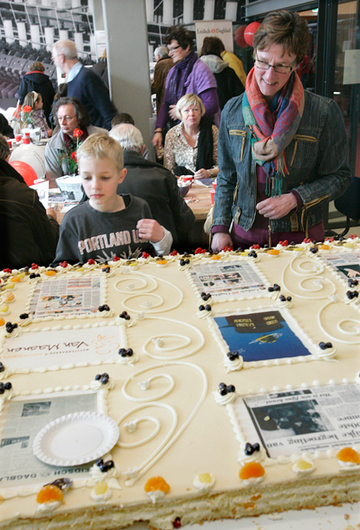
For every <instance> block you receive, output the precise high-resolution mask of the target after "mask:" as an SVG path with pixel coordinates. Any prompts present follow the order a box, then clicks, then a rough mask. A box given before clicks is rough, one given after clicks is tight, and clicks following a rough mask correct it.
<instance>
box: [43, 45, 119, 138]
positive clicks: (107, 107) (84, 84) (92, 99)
mask: <svg viewBox="0 0 360 530" xmlns="http://www.w3.org/2000/svg"><path fill="white" fill-rule="evenodd" d="M51 59H52V61H53V63H54V65H55V66H56V68H58V69H59V70H60V72H61V73H62V74H65V75H66V82H67V96H68V97H74V98H77V99H78V100H79V101H81V103H82V104H83V105H84V107H85V108H86V110H87V111H88V113H89V115H90V118H91V123H92V124H93V125H94V126H95V127H103V128H104V129H107V130H110V129H111V120H112V118H113V117H114V116H115V114H116V113H117V110H116V107H115V106H114V105H113V104H112V102H111V101H110V98H109V92H108V90H107V88H106V86H105V85H104V83H103V82H102V81H101V79H100V78H99V76H97V75H96V74H95V73H94V72H92V71H91V70H90V69H89V68H85V67H84V66H83V65H82V64H81V62H80V61H79V59H78V56H77V50H76V46H75V43H74V42H73V41H71V40H59V41H57V42H55V44H54V45H53V47H52V56H51Z"/></svg>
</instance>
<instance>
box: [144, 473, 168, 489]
mask: <svg viewBox="0 0 360 530" xmlns="http://www.w3.org/2000/svg"><path fill="white" fill-rule="evenodd" d="M144 489H145V491H146V493H149V492H150V491H162V492H163V493H168V491H170V486H169V484H168V483H167V482H166V481H165V480H164V479H163V478H162V477H152V478H149V480H148V481H147V483H146V484H145V487H144Z"/></svg>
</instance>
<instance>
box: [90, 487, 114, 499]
mask: <svg viewBox="0 0 360 530" xmlns="http://www.w3.org/2000/svg"><path fill="white" fill-rule="evenodd" d="M90 496H91V498H92V500H93V501H95V502H106V501H108V500H109V499H111V497H112V491H111V489H109V488H108V489H107V490H106V491H105V493H102V494H96V493H95V489H93V490H92V491H91V493H90Z"/></svg>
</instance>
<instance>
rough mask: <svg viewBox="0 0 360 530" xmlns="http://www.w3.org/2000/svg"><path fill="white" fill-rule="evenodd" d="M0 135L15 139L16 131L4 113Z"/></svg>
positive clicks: (0, 119) (0, 120) (0, 123)
mask: <svg viewBox="0 0 360 530" xmlns="http://www.w3.org/2000/svg"><path fill="white" fill-rule="evenodd" d="M0 134H2V135H3V136H5V138H14V131H13V129H12V127H11V125H10V124H9V122H8V120H7V119H6V116H4V114H2V112H0Z"/></svg>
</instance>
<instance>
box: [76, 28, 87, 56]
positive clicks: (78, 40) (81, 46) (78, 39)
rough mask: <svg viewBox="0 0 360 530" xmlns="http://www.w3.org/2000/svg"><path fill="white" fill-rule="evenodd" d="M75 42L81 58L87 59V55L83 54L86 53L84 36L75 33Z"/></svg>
mask: <svg viewBox="0 0 360 530" xmlns="http://www.w3.org/2000/svg"><path fill="white" fill-rule="evenodd" d="M74 41H75V46H76V49H77V51H78V55H79V56H80V57H85V56H86V54H84V53H83V52H84V41H83V34H82V33H75V35H74Z"/></svg>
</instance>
